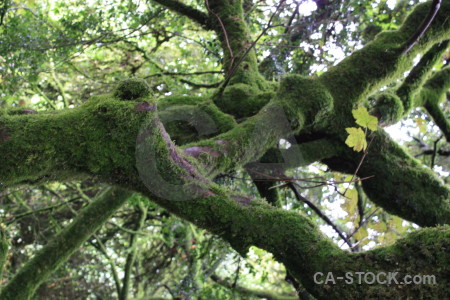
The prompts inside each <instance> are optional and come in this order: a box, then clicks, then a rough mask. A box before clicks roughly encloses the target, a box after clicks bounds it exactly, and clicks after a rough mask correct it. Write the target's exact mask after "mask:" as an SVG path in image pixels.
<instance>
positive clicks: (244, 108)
mask: <svg viewBox="0 0 450 300" xmlns="http://www.w3.org/2000/svg"><path fill="white" fill-rule="evenodd" d="M274 94H275V93H274V92H271V91H268V92H260V88H259V87H258V86H255V85H249V84H245V83H237V84H233V85H230V86H227V87H226V88H225V90H224V91H223V93H222V95H221V96H220V97H217V98H216V99H215V101H214V102H215V104H216V105H217V106H218V107H219V108H220V109H221V110H222V111H223V112H225V113H228V114H231V115H233V116H235V117H236V118H244V117H249V116H252V115H254V114H256V113H257V112H258V111H259V110H260V109H261V108H262V107H263V106H264V105H266V104H267V103H268V102H269V101H270V99H271V98H272V97H273V96H274Z"/></svg>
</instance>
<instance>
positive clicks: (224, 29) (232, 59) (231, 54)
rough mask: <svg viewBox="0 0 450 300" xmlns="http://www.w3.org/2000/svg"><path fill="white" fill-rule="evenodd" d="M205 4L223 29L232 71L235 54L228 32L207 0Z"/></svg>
mask: <svg viewBox="0 0 450 300" xmlns="http://www.w3.org/2000/svg"><path fill="white" fill-rule="evenodd" d="M205 4H206V8H207V9H208V11H209V12H210V13H211V14H212V15H214V17H216V19H217V21H219V24H220V27H221V28H222V32H223V35H224V37H225V43H226V44H227V48H228V51H229V52H230V59H231V61H230V69H231V68H232V67H233V63H234V54H233V49H231V45H230V41H229V39H228V33H227V30H226V28H225V25H224V24H223V22H222V19H220V17H219V15H217V14H216V13H215V12H213V11H212V9H211V8H210V7H209V1H208V0H205Z"/></svg>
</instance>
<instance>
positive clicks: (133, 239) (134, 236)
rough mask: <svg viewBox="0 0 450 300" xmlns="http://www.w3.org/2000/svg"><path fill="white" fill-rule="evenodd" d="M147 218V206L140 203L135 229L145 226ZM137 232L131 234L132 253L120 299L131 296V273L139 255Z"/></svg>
mask: <svg viewBox="0 0 450 300" xmlns="http://www.w3.org/2000/svg"><path fill="white" fill-rule="evenodd" d="M146 218H147V207H145V206H144V205H143V204H142V203H139V219H138V220H137V223H136V226H135V231H137V232H139V231H140V230H141V229H142V227H143V226H144V223H145V219H146ZM137 238H138V235H137V234H132V235H131V236H130V246H129V250H130V253H129V254H128V256H127V260H126V263H125V275H124V278H123V285H122V289H121V293H120V295H119V300H127V299H128V296H129V290H130V284H131V273H132V268H133V265H134V262H135V261H136V255H137V249H138V248H137V247H136V243H137Z"/></svg>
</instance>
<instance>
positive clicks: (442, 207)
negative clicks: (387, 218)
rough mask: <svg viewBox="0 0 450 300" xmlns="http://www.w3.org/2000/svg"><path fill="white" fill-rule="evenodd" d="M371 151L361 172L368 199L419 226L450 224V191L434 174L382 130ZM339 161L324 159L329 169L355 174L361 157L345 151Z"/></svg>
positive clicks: (345, 149)
mask: <svg viewBox="0 0 450 300" xmlns="http://www.w3.org/2000/svg"><path fill="white" fill-rule="evenodd" d="M372 134H373V135H374V139H373V142H372V145H371V147H370V151H369V152H368V155H367V157H366V159H365V161H364V163H363V164H362V165H361V168H360V169H359V172H358V174H357V175H358V176H360V177H368V176H373V178H370V179H367V180H364V181H363V182H362V186H363V188H364V192H365V193H366V195H367V196H368V197H369V198H370V200H372V201H373V202H375V203H376V204H377V205H380V206H381V207H383V209H385V210H386V211H388V212H390V213H392V214H395V215H397V216H400V217H402V218H404V219H406V220H409V221H412V222H414V223H417V224H419V225H420V226H435V225H436V224H449V223H450V205H449V204H450V203H449V201H450V189H449V188H448V187H447V186H446V185H445V184H444V183H443V182H442V180H440V178H438V177H437V176H436V175H435V174H434V173H433V172H432V171H431V170H429V169H428V168H425V167H423V166H422V164H421V163H420V162H419V161H417V160H415V159H414V158H412V157H411V156H410V155H408V154H407V153H406V152H405V151H404V150H403V149H402V147H400V146H399V145H397V143H395V142H394V141H393V140H392V139H391V138H390V137H389V136H388V135H387V133H385V132H384V131H383V130H381V129H379V130H378V131H376V132H374V133H372ZM342 151H343V152H342V153H341V155H340V156H339V157H335V158H331V159H325V160H323V162H325V163H326V164H327V165H328V166H329V167H330V168H332V169H333V170H336V171H340V172H344V173H350V174H351V173H353V172H354V170H356V167H357V165H358V164H359V162H360V159H361V157H360V155H355V152H354V151H353V150H352V149H350V148H348V147H342Z"/></svg>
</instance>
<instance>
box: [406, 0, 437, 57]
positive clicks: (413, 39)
mask: <svg viewBox="0 0 450 300" xmlns="http://www.w3.org/2000/svg"><path fill="white" fill-rule="evenodd" d="M441 3H442V0H433V3H432V4H431V8H430V11H429V12H428V15H427V16H426V17H425V19H424V20H423V22H422V24H420V26H419V28H417V31H416V32H415V33H414V34H413V35H412V36H411V37H410V38H409V39H408V41H406V43H405V46H404V47H405V50H403V54H406V53H408V52H409V51H410V50H411V49H412V47H414V45H415V44H416V43H417V42H418V41H419V39H420V38H421V37H422V36H423V34H424V33H425V32H426V31H427V30H428V27H430V25H431V22H433V20H434V18H435V17H436V14H437V12H438V11H439V8H441Z"/></svg>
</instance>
